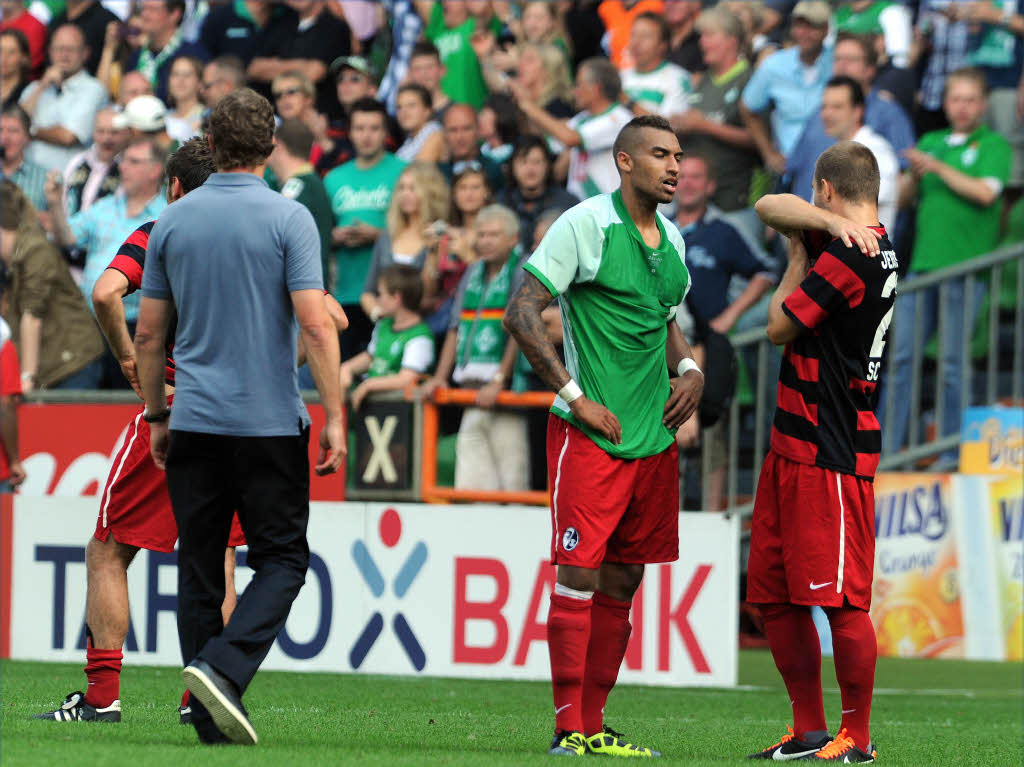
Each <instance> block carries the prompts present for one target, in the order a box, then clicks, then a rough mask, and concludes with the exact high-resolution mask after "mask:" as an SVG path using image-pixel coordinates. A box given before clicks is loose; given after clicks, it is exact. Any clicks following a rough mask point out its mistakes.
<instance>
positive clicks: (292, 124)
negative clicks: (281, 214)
mask: <svg viewBox="0 0 1024 767" xmlns="http://www.w3.org/2000/svg"><path fill="white" fill-rule="evenodd" d="M274 136H275V138H276V141H275V143H274V151H273V152H271V153H270V157H269V158H268V159H267V167H268V168H270V170H272V171H273V173H274V176H275V177H276V179H278V181H279V182H280V183H281V194H283V195H284V196H285V197H287V198H288V199H290V200H295V201H296V202H301V203H302V204H303V205H305V206H306V208H307V209H308V210H309V212H310V213H311V214H312V216H313V221H314V222H315V223H316V228H317V231H318V232H319V233H320V260H321V262H322V263H323V273H324V275H329V274H330V273H331V269H330V263H329V259H328V257H329V256H330V253H331V230H332V229H333V228H334V211H333V210H332V209H331V198H330V197H328V195H327V190H326V189H325V188H324V183H323V181H322V180H321V179H320V176H319V174H317V173H316V171H315V170H314V169H313V165H312V164H311V163H310V161H309V156H310V153H311V152H312V150H313V142H314V139H313V131H311V130H310V129H309V126H308V125H307V124H306V123H305V122H303V121H302V120H301V119H295V118H285V119H283V120H281V124H280V125H278V126H277V131H276V132H275V134H274Z"/></svg>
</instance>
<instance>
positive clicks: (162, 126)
mask: <svg viewBox="0 0 1024 767" xmlns="http://www.w3.org/2000/svg"><path fill="white" fill-rule="evenodd" d="M114 127H115V128H118V129H120V130H127V131H128V132H129V134H130V136H131V137H132V138H133V139H135V138H142V137H146V136H148V137H149V138H151V139H153V140H154V141H155V142H156V143H157V145H158V146H159V147H160V149H161V150H163V151H164V152H166V153H168V154H169V153H171V152H173V151H174V150H175V149H177V148H178V146H179V142H178V141H176V140H175V139H173V138H171V137H170V136H169V135H168V133H167V107H166V106H164V102H162V101H161V100H160V99H158V98H157V97H156V96H136V97H135V98H133V99H132V100H131V101H129V102H128V104H127V105H125V108H124V111H123V112H119V113H118V114H116V115H114Z"/></svg>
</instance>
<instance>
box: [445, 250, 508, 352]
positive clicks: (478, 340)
mask: <svg viewBox="0 0 1024 767" xmlns="http://www.w3.org/2000/svg"><path fill="white" fill-rule="evenodd" d="M518 263H519V251H518V248H517V249H514V250H513V251H512V253H511V254H510V255H509V257H508V261H507V262H506V263H505V265H504V266H503V267H502V268H501V270H500V271H499V272H498V273H497V274H496V275H495V276H494V279H492V280H491V281H490V282H487V283H485V279H486V274H487V264H485V263H484V262H483V261H478V262H477V263H475V264H473V265H472V266H471V267H469V276H468V277H467V280H468V282H467V283H466V291H465V293H464V294H463V299H462V316H461V317H459V332H458V336H457V339H456V340H457V342H458V343H457V346H456V360H457V361H458V362H457V365H458V366H459V367H464V366H466V365H468V364H471V363H483V364H498V363H500V362H501V357H502V355H503V354H504V353H505V329H504V328H503V327H502V326H501V321H502V319H503V318H504V316H505V307H506V306H507V305H508V299H509V293H510V291H511V289H512V277H513V275H514V274H515V272H516V266H517V265H518Z"/></svg>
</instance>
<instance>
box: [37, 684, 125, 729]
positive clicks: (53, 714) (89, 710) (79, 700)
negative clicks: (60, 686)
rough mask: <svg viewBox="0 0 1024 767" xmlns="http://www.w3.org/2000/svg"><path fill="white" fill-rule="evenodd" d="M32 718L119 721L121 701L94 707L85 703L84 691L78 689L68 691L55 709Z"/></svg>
mask: <svg viewBox="0 0 1024 767" xmlns="http://www.w3.org/2000/svg"><path fill="white" fill-rule="evenodd" d="M32 718H33V719H45V720H46V721H48V722H120V721H121V701H120V700H115V701H114V702H113V703H111V704H110V705H109V706H106V707H105V708H96V706H90V705H89V704H88V703H86V702H85V693H83V692H82V691H81V690H78V691H76V692H73V693H70V694H69V695H68V697H66V698H65V699H64V702H63V703H61V704H60V708H58V709H57V710H56V711H47V712H45V713H42V714H36V715H35V716H33V717H32Z"/></svg>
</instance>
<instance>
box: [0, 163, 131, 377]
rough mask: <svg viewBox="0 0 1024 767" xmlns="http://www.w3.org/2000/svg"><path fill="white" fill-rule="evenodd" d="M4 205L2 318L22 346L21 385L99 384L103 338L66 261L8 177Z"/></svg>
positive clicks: (0, 203)
mask: <svg viewBox="0 0 1024 767" xmlns="http://www.w3.org/2000/svg"><path fill="white" fill-rule="evenodd" d="M0 207H2V209H3V212H4V215H3V217H2V218H0V260H2V261H3V265H4V268H5V271H6V275H7V276H6V278H5V279H6V281H7V282H8V285H7V290H6V291H5V300H4V302H3V303H4V307H5V308H4V319H5V320H6V321H7V324H8V326H10V328H11V330H12V331H13V334H14V336H13V340H14V343H15V345H16V346H17V347H18V356H19V357H20V360H21V385H22V388H23V390H24V391H26V392H29V391H32V390H33V389H62V388H63V389H95V388H96V387H97V385H98V384H99V382H100V378H101V376H102V371H103V368H102V364H101V362H100V357H101V355H102V354H103V339H102V338H101V336H100V332H99V328H98V327H97V326H96V323H95V321H93V319H92V317H90V316H89V310H88V308H87V306H86V303H85V299H84V298H83V297H82V294H81V292H79V290H78V288H77V287H75V283H74V280H72V278H71V272H70V271H69V269H68V265H67V263H66V262H65V261H64V259H63V257H62V256H61V254H60V252H59V251H58V250H57V249H56V248H55V247H54V246H53V245H52V244H51V243H50V242H49V241H48V240H47V239H46V234H45V233H44V232H43V230H42V228H41V227H40V226H39V224H38V223H37V222H36V220H35V215H34V213H33V211H32V203H31V202H29V200H28V198H27V197H26V196H25V195H24V194H23V193H22V192H21V190H19V189H18V188H17V187H16V186H15V185H14V184H12V183H11V182H10V181H6V180H4V181H0ZM115 247H116V246H115ZM107 258H109V254H108V255H107Z"/></svg>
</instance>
